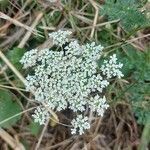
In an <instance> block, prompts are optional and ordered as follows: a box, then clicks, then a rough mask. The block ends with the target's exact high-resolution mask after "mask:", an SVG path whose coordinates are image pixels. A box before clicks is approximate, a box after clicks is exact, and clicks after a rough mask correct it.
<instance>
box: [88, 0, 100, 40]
mask: <svg viewBox="0 0 150 150" xmlns="http://www.w3.org/2000/svg"><path fill="white" fill-rule="evenodd" d="M89 1H90V3H91V4H92V5H93V7H94V8H95V17H94V21H93V27H92V31H91V35H90V37H91V38H93V36H94V32H95V26H96V24H97V19H98V12H99V9H98V7H97V4H96V2H94V1H93V0H89Z"/></svg>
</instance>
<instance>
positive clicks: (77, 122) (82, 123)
mask: <svg viewBox="0 0 150 150" xmlns="http://www.w3.org/2000/svg"><path fill="white" fill-rule="evenodd" d="M71 125H72V127H73V128H72V129H71V134H78V133H79V135H82V134H83V133H84V132H85V130H87V129H89V128H90V124H89V122H88V117H83V116H82V115H78V116H77V117H76V119H73V120H72V121H71Z"/></svg>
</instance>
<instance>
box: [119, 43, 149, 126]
mask: <svg viewBox="0 0 150 150" xmlns="http://www.w3.org/2000/svg"><path fill="white" fill-rule="evenodd" d="M124 50H125V53H126V56H124V57H123V56H121V57H122V58H123V59H122V61H123V63H124V67H125V68H124V69H125V70H124V72H125V73H126V74H125V76H126V77H130V80H131V81H132V82H133V83H132V84H130V85H128V86H127V88H128V89H129V90H128V93H129V95H130V96H129V102H130V103H131V105H132V108H133V111H134V112H135V115H136V117H137V121H138V123H140V124H145V123H146V122H147V118H148V117H149V116H150V51H147V52H145V53H144V52H139V51H137V50H135V49H134V48H133V47H132V46H130V45H127V46H124Z"/></svg>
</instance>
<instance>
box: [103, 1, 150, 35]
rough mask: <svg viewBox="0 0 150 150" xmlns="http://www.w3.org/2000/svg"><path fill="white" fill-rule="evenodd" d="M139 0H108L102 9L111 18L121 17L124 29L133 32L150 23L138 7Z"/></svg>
mask: <svg viewBox="0 0 150 150" xmlns="http://www.w3.org/2000/svg"><path fill="white" fill-rule="evenodd" d="M139 6H140V4H139V3H138V1H137V0H116V2H115V1H114V0H107V1H106V2H105V4H104V6H103V9H102V10H101V13H102V14H103V15H107V16H108V19H109V20H116V19H119V20H120V22H121V25H122V27H123V28H124V30H126V31H128V32H131V31H135V30H137V29H139V28H142V27H145V26H147V25H148V20H147V18H146V17H145V15H144V14H143V13H141V12H140V11H139V9H138V7H139Z"/></svg>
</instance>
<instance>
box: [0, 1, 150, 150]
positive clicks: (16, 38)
mask: <svg viewBox="0 0 150 150" xmlns="http://www.w3.org/2000/svg"><path fill="white" fill-rule="evenodd" d="M58 29H69V30H71V31H72V32H73V37H76V38H77V39H79V41H80V42H81V43H86V42H89V41H95V42H96V43H97V44H100V43H101V44H102V45H103V46H104V47H105V50H104V52H105V56H107V55H110V54H111V53H116V54H117V56H118V57H119V60H120V61H121V62H122V63H123V64H124V67H123V70H122V71H123V73H124V75H125V76H124V78H123V79H119V80H114V79H113V80H112V81H111V83H112V84H111V85H110V86H109V88H108V89H107V91H106V93H107V99H108V100H109V104H110V106H111V107H110V108H109V110H108V111H107V112H106V113H105V115H104V117H103V118H96V121H95V122H93V124H92V127H91V129H90V130H89V131H87V132H86V133H85V134H84V135H82V136H77V135H76V136H72V135H71V134H70V130H69V129H68V128H67V127H65V126H62V125H60V124H59V123H55V122H53V121H51V120H50V122H49V124H46V125H45V126H39V125H38V124H36V123H34V122H33V121H32V118H31V113H32V111H33V109H34V108H35V107H36V104H35V103H33V99H32V95H31V94H30V93H27V92H26V91H25V87H24V85H23V83H22V81H23V80H24V77H25V76H26V75H27V74H28V72H29V71H30V70H26V71H25V70H23V69H22V66H21V64H20V63H19V60H20V59H21V57H22V56H23V54H24V52H26V51H27V50H30V49H32V48H38V49H42V48H46V47H51V46H52V41H51V39H49V38H48V33H49V32H52V31H55V30H58ZM149 41H150V1H149V0H55V2H50V0H0V150H8V149H14V150H24V149H27V150H33V149H34V150H38V149H39V150H80V149H82V150H132V149H133V150H134V149H135V150H136V149H138V150H148V149H150V145H149V143H150V44H149ZM100 63H101V62H99V64H100ZM71 115H72V114H68V111H64V112H61V113H58V116H59V119H60V122H68V123H69V118H70V117H71Z"/></svg>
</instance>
